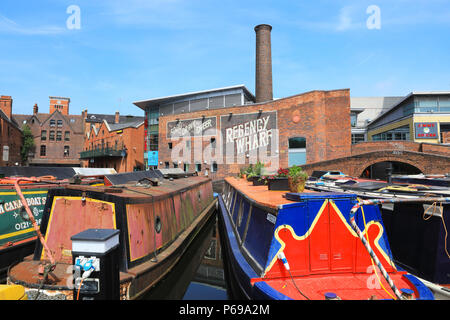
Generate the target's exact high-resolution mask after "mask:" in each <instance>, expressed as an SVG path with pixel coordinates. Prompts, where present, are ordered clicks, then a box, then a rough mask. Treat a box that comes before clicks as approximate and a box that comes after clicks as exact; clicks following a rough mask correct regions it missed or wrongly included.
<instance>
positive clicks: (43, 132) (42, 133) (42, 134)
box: [41, 130, 47, 141]
mask: <svg viewBox="0 0 450 320" xmlns="http://www.w3.org/2000/svg"><path fill="white" fill-rule="evenodd" d="M41 140H42V141H45V140H47V130H41Z"/></svg>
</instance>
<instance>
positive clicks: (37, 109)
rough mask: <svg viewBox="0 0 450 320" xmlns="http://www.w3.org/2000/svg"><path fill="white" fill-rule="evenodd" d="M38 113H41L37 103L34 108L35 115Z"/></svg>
mask: <svg viewBox="0 0 450 320" xmlns="http://www.w3.org/2000/svg"><path fill="white" fill-rule="evenodd" d="M38 112H39V107H38V105H37V103H35V104H34V107H33V114H37V113H38Z"/></svg>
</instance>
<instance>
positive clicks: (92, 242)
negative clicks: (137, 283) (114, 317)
mask: <svg viewBox="0 0 450 320" xmlns="http://www.w3.org/2000/svg"><path fill="white" fill-rule="evenodd" d="M119 233H120V231H119V230H117V229H87V230H85V231H83V232H80V233H78V234H76V235H73V236H72V237H71V238H70V239H71V240H72V263H73V265H74V267H75V274H74V289H73V299H74V300H119V299H120V281H119Z"/></svg>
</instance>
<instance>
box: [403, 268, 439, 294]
mask: <svg viewBox="0 0 450 320" xmlns="http://www.w3.org/2000/svg"><path fill="white" fill-rule="evenodd" d="M403 276H404V277H405V278H406V279H408V280H409V281H410V282H411V283H412V284H413V285H414V286H415V287H416V289H417V292H418V293H419V297H418V298H417V300H434V295H433V292H431V290H430V289H429V288H428V287H427V286H426V285H424V284H423V283H422V281H420V280H419V279H417V278H416V277H414V276H413V275H411V274H405V275H403ZM400 289H401V288H400Z"/></svg>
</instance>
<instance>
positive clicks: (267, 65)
mask: <svg viewBox="0 0 450 320" xmlns="http://www.w3.org/2000/svg"><path fill="white" fill-rule="evenodd" d="M271 31H272V26H270V25H268V24H260V25H257V26H256V27H255V32H256V70H255V99H256V102H257V103H258V102H266V101H270V100H273V89H272V49H271V40H270V32H271Z"/></svg>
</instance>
